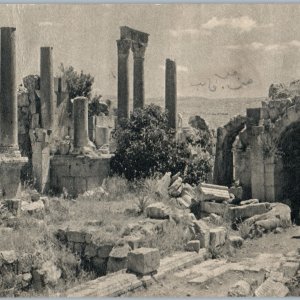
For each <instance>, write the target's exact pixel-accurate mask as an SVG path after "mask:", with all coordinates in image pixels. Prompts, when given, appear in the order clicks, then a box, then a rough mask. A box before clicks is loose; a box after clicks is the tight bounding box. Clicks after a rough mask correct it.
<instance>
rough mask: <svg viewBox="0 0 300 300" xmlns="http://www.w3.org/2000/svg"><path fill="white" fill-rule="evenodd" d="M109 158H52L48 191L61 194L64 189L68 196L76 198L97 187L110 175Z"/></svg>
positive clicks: (109, 156) (106, 156) (62, 156)
mask: <svg viewBox="0 0 300 300" xmlns="http://www.w3.org/2000/svg"><path fill="white" fill-rule="evenodd" d="M111 156H112V155H110V154H109V155H103V156H101V157H88V156H83V155H79V156H75V155H55V156H53V157H52V158H51V161H50V189H51V190H53V191H54V192H56V193H61V192H63V189H64V188H65V189H66V190H67V192H68V194H69V195H70V196H73V197H76V196H78V195H79V194H82V193H84V192H86V191H87V190H90V189H93V188H96V187H98V186H99V185H101V184H102V182H103V179H105V178H106V177H107V176H108V175H109V173H110V159H111Z"/></svg>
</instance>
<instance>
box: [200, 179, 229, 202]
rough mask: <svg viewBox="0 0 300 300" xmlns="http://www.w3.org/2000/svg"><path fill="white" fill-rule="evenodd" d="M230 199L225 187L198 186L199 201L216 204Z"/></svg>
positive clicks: (206, 184)
mask: <svg viewBox="0 0 300 300" xmlns="http://www.w3.org/2000/svg"><path fill="white" fill-rule="evenodd" d="M229 199H230V195H229V191H228V187H227V186H222V185H215V184H208V183H201V184H200V185H199V200H200V201H208V200H215V201H218V202H223V201H227V200H229Z"/></svg>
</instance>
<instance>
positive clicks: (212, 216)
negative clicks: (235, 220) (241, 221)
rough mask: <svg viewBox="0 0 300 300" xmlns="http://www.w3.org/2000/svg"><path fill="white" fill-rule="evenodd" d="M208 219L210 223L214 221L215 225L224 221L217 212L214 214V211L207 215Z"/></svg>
mask: <svg viewBox="0 0 300 300" xmlns="http://www.w3.org/2000/svg"><path fill="white" fill-rule="evenodd" d="M209 219H210V221H211V222H212V223H214V224H216V225H221V224H222V223H223V221H224V220H223V218H222V217H221V216H218V215H217V214H214V213H212V214H210V215H209Z"/></svg>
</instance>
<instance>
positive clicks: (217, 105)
mask: <svg viewBox="0 0 300 300" xmlns="http://www.w3.org/2000/svg"><path fill="white" fill-rule="evenodd" d="M103 98H104V99H111V100H112V102H113V105H114V106H117V99H116V97H115V96H104V97H103ZM264 99H265V97H259V98H243V97H242V98H224V99H208V98H204V97H178V112H179V113H181V114H182V116H183V125H184V126H187V124H188V119H189V117H190V116H192V115H200V116H201V117H202V118H204V119H205V120H206V122H207V123H208V124H209V126H210V128H217V127H220V126H222V125H224V124H226V123H227V122H228V121H229V120H230V118H231V117H233V116H235V115H239V114H241V115H244V114H246V109H247V108H254V107H261V101H262V100H264ZM150 103H154V104H156V105H160V106H162V107H164V106H165V100H164V98H163V97H159V98H148V99H146V104H150ZM130 109H132V99H130Z"/></svg>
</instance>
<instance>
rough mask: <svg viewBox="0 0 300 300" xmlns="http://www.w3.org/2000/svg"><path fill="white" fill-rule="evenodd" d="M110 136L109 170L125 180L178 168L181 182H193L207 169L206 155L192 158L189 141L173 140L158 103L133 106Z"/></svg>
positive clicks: (208, 159) (208, 164)
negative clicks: (112, 138)
mask: <svg viewBox="0 0 300 300" xmlns="http://www.w3.org/2000/svg"><path fill="white" fill-rule="evenodd" d="M114 136H115V139H116V142H117V149H116V152H115V156H114V157H113V158H112V160H111V168H112V171H113V172H115V173H117V174H119V175H124V176H125V177H126V178H127V179H129V180H134V179H140V178H146V177H149V176H153V175H154V174H156V173H163V174H164V173H165V172H168V171H170V172H172V174H175V173H177V172H181V174H182V176H183V179H184V181H185V182H188V183H191V184H193V183H195V184H197V183H199V181H201V180H205V179H206V177H207V174H208V173H209V171H210V170H211V164H210V156H209V155H208V156H203V157H201V158H197V159H194V158H193V156H192V151H191V148H190V145H188V144H187V143H181V142H177V141H176V139H175V134H174V131H173V130H172V129H169V128H168V122H167V115H166V113H164V112H162V109H161V108H160V107H159V106H156V105H153V104H151V105H149V106H146V107H145V108H144V109H137V110H136V111H134V112H133V114H132V115H131V117H130V119H129V120H127V119H123V120H122V123H121V125H120V126H119V127H118V128H117V130H116V132H115V135H114Z"/></svg>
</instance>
